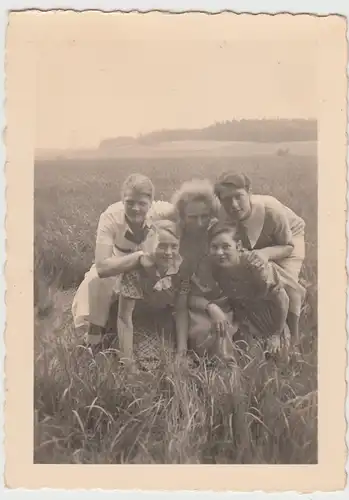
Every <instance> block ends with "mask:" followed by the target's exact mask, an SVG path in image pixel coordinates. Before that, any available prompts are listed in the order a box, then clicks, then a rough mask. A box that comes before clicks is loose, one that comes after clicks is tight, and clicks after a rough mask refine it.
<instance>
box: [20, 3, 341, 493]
mask: <svg viewBox="0 0 349 500" xmlns="http://www.w3.org/2000/svg"><path fill="white" fill-rule="evenodd" d="M70 15H71V17H67V14H59V15H58V14H57V16H56V17H52V16H50V14H49V13H47V14H42V15H41V16H39V17H38V18H37V20H36V22H34V23H33V24H32V26H31V30H29V31H28V35H27V36H28V39H29V40H30V41H31V49H30V50H32V51H33V52H32V55H33V59H32V61H33V62H34V64H35V79H33V86H34V88H35V106H33V110H34V114H35V129H34V130H35V133H34V134H33V136H34V137H33V152H34V161H33V163H34V178H33V190H34V198H33V209H34V224H33V247H32V248H33V253H32V258H33V274H32V278H31V279H32V291H33V296H32V298H33V302H32V304H33V325H34V332H33V335H34V344H33V346H34V351H33V363H34V375H33V400H32V412H33V428H34V429H33V430H34V438H33V447H32V461H33V463H34V464H35V465H36V466H40V465H43V464H46V465H48V464H49V465H52V466H54V465H56V464H60V465H66V466H71V465H74V466H80V465H85V464H89V465H104V466H110V465H113V466H115V465H123V466H124V465H131V464H132V465H133V466H136V465H151V466H156V465H161V464H167V465H178V464H181V465H197V466H199V465H211V466H215V465H222V464H224V465H232V466H234V465H239V466H242V465H246V466H248V465H252V464H253V465H255V466H258V465H260V466H261V465H268V466H275V465H279V464H283V465H292V466H309V467H310V468H309V469H308V470H309V471H311V470H313V469H312V468H314V472H315V470H316V467H319V466H320V467H321V466H322V465H321V464H322V459H321V457H323V456H324V455H323V454H321V453H322V451H321V450H322V449H323V448H321V439H320V428H321V427H320V426H321V419H320V417H321V412H320V411H319V401H318V399H319V394H320V399H321V394H322V392H321V385H319V384H320V382H321V377H322V373H325V372H324V370H326V368H323V366H324V365H322V364H321V361H319V356H318V353H319V343H320V341H321V339H322V338H324V337H323V336H324V335H325V336H326V332H325V333H324V331H323V327H322V326H321V325H322V324H323V323H321V322H320V319H319V318H320V317H322V318H323V316H321V314H324V311H325V309H321V308H320V298H319V297H320V295H319V285H320V276H322V278H321V279H323V280H324V281H323V283H324V284H325V282H326V281H325V280H326V276H327V275H326V274H325V273H324V271H323V269H324V268H323V267H322V268H321V266H324V265H325V266H331V262H330V261H328V260H327V261H326V259H324V258H323V255H324V254H322V260H321V258H320V255H321V253H320V250H319V241H320V237H322V238H323V236H321V235H323V233H321V224H322V222H321V221H322V220H323V217H324V214H325V211H324V210H323V209H320V207H321V199H323V200H325V199H326V195H325V196H324V190H323V189H324V175H326V174H328V172H326V171H325V170H324V169H323V167H322V164H321V151H323V150H322V147H323V145H324V144H326V140H325V139H324V136H323V135H321V130H322V123H323V122H322V120H323V114H322V112H321V106H320V101H319V99H320V97H319V96H320V94H321V88H322V87H321V86H322V85H323V78H324V73H323V72H321V71H320V70H319V68H320V62H319V61H320V59H319V58H320V55H319V41H318V40H319V39H323V40H324V43H325V40H327V39H326V36H329V35H328V32H327V31H326V30H325V29H323V31H321V28H320V27H319V28H318V27H317V25H315V24H310V25H309V26H312V27H311V29H310V28H309V29H308V28H307V27H306V23H305V19H307V20H308V21H309V22H311V21H310V18H308V17H307V16H299V18H298V20H297V16H296V17H292V16H291V17H288V21H289V24H287V23H284V24H283V21H282V19H283V16H280V17H279V18H278V16H276V17H274V18H268V16H262V17H261V19H260V22H258V19H257V18H258V16H257V17H256V18H255V19H254V20H252V17H253V16H251V17H250V18H249V19H250V22H251V23H252V24H251V25H250V28H249V31H246V29H247V24H246V25H244V23H246V22H247V21H246V20H244V19H246V17H242V18H241V19H242V21H240V22H241V23H242V24H241V25H240V29H239V28H238V25H239V22H238V20H237V18H236V16H234V15H232V17H233V18H235V21H230V20H227V17H226V16H224V15H222V17H221V21H219V16H218V21H217V20H215V19H214V17H212V21H211V20H210V18H209V17H203V16H200V15H196V17H195V16H194V17H195V20H196V21H195V20H194V17H192V18H191V20H192V21H191V23H190V19H189V18H188V17H181V16H169V15H161V14H157V15H156V14H154V17H151V15H144V16H143V15H141V14H138V15H136V14H130V15H114V16H110V15H104V16H102V17H98V14H96V16H97V17H93V16H92V13H90V15H86V17H85V18H84V17H83V16H81V17H79V15H76V14H74V13H70ZM228 17H229V16H228ZM175 18H176V19H177V20H178V21H176V22H175ZM22 19H23V20H22V23H24V22H25V21H24V18H22ZM229 19H231V18H229ZM27 22H29V21H28V18H27ZM177 22H178V24H177ZM196 22H197V27H198V31H197V33H196V32H195V30H194V31H193V30H192V29H191V28H190V26H194V25H195V23H196ZM220 22H221V24H219V23H220ZM230 22H232V24H231V25H230V24H229V23H230ZM14 23H15V24H16V21H14ZM17 23H18V24H17V29H18V27H20V26H21V21H20V20H17ZM70 23H71V24H70ZM193 23H194V24H193ZM263 23H265V24H263ZM333 23H334V25H335V22H334V21H333ZM15 24H14V25H15ZM233 25H234V26H236V27H237V30H236V31H234V30H233V31H231V27H232V26H233ZM35 26H36V29H34V27H35ZM73 26H75V27H77V26H79V28H81V30H80V32H79V33H77V32H76V33H75V31H74V30H72V27H73ZM89 26H90V27H94V30H95V31H94V30H92V31H91V30H90V29H89V28H88V27H89ZM155 26H157V27H158V31H157V32H155V31H154V29H155ZM179 26H180V27H181V28H182V37H179V34H178V33H179V32H178V27H179ZM243 26H245V28H244V29H243ZM281 26H283V29H281ZM319 26H320V25H319ZM321 26H322V25H321ZM329 26H330V25H329ZM253 27H254V28H255V29H253ZM297 27H298V30H297ZM64 28H66V31H65V32H64V33H63V32H62V29H63V31H64ZM332 29H333V28H332ZM97 33H98V34H97ZM232 33H233V34H232ZM22 36H23V35H22ZM321 37H322V38H321ZM22 43H23V42H22ZM333 46H335V44H333ZM27 47H28V46H27ZM19 50H20V49H17V51H19ZM328 50H329V49H328ZM333 50H335V49H333ZM18 53H19V52H18ZM329 53H331V52H330V50H329ZM338 67H339V64H338ZM334 176H335V173H334ZM321 189H322V190H321ZM328 189H330V187H329V188H328ZM320 193H321V195H320ZM329 196H330V195H329ZM321 197H322V198H321ZM332 206H334V205H332ZM337 215H339V212H336V213H333V220H335V219H336V216H337ZM338 220H339V219H338ZM338 234H342V233H341V232H339V233H338ZM339 239H340V238H339ZM322 241H324V240H322ZM340 241H341V243H340V244H342V240H340ZM332 245H334V247H333V248H335V245H336V243H335V242H334V243H332ZM323 249H324V246H323ZM324 251H325V250H324ZM334 254H335V250H334ZM320 262H321V263H322V264H321V266H320ZM337 262H339V260H338V259H337ZM321 269H322V271H321ZM335 269H336V267H335V264H333V274H332V277H333V278H334V277H335V276H339V274H337V275H336V271H335ZM328 279H330V278H328ZM337 282H338V283H339V282H340V281H337ZM330 289H331V286H330V282H329V281H328V282H327V285H326V290H327V293H328V292H329V290H330ZM337 304H338V308H339V309H338V311H339V314H340V311H341V309H340V307H341V304H342V302H341V301H340V300H339V301H338V302H337ZM321 307H322V308H323V307H324V306H321ZM321 310H322V313H321ZM342 312H343V311H342ZM322 321H323V320H322ZM338 345H342V344H340V342H339V344H338ZM343 345H344V343H343ZM341 349H342V347H341ZM338 352H339V351H338ZM340 352H342V351H340ZM328 353H329V355H330V353H331V350H330V349H329V350H328ZM341 359H342V358H341V355H340V357H339V358H338V360H339V361H340V360H341ZM318 375H319V377H318ZM324 376H325V375H324ZM322 380H324V379H322ZM340 387H342V386H341V385H340V384H338V388H340ZM324 394H325V393H324ZM328 401H329V400H328ZM319 419H320V420H319ZM322 429H323V427H322ZM338 429H340V426H338ZM339 453H340V452H339ZM338 456H339V455H338ZM338 460H339V459H338ZM50 470H51V469H50ZM67 470H68V469H67ZM91 470H92V469H91ZM106 470H107V469H106ZM241 470H242V469H241ZM265 470H266V469H265ZM296 470H297V469H294V471H296ZM343 470H344V469H343ZM52 471H53V474H54V468H53V469H52ZM295 473H296V472H295ZM91 474H92V473H91ZM122 474H123V473H122ZM268 474H269V472H267V471H266V472H265V476H264V477H265V478H266V477H267V475H268ZM308 474H311V472H309V473H308ZM149 477H150V476H149ZM288 477H289V479H288V483H287V485H286V483H282V484H283V486H281V483H278V488H279V489H285V488H286V489H288V490H292V489H294V488H295V484H296V483H293V482H292V481H293V480H292V478H291V476H288ZM309 477H310V476H308V478H309ZM91 478H92V475H91ZM279 479H280V480H281V478H279ZM286 482H287V481H286ZM41 484H42V483H41ZM69 484H72V483H69ZM94 484H96V483H94ZM98 484H99V486H98V487H104V484H102V483H98ZM181 484H183V483H181ZM185 484H189V483H185ZM222 484H223V483H222ZM224 484H227V483H224ZM254 484H255V485H256V486H255V489H261V488H262V485H261V483H257V482H255V483H254ZM247 486H248V485H247V484H246V488H245V489H248V488H247ZM307 488H308V490H307V491H309V486H307ZM218 489H220V488H218ZM317 489H318V488H317Z"/></svg>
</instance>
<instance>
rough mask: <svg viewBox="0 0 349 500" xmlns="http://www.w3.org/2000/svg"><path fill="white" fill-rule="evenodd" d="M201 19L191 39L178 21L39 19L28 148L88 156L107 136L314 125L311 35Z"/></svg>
mask: <svg viewBox="0 0 349 500" xmlns="http://www.w3.org/2000/svg"><path fill="white" fill-rule="evenodd" d="M78 17H79V15H78ZM169 17H171V18H172V19H169ZM209 17H211V19H212V18H213V16H206V17H204V18H202V17H201V18H200V19H201V20H202V22H201V25H202V26H201V27H200V26H199V23H198V22H197V20H196V24H195V25H194V26H196V27H198V26H199V28H198V29H197V30H196V31H194V30H193V29H192V27H193V22H191V25H189V23H188V20H187V19H185V20H184V21H183V19H184V18H183V17H182V18H180V16H167V18H166V19H165V21H163V20H159V18H156V22H155V21H153V19H151V20H150V21H149V18H148V20H145V21H144V22H143V20H142V19H140V16H138V18H137V22H134V23H133V24H132V22H129V23H128V24H127V21H128V20H127V19H126V18H125V15H124V16H123V19H120V16H119V17H118V19H115V18H114V20H113V19H112V18H108V19H107V18H106V17H104V19H103V18H102V19H100V21H99V22H97V20H96V19H95V18H92V17H90V18H87V19H86V22H82V20H81V18H80V20H79V22H77V17H75V18H74V19H75V21H74V20H70V21H71V22H70V23H69V22H67V20H68V19H67V18H66V20H65V22H64V23H63V22H62V21H63V20H61V22H59V21H58V20H57V19H55V20H53V19H52V18H51V20H50V19H49V21H50V22H47V18H46V21H45V26H44V29H42V31H40V30H39V29H38V28H36V30H35V37H36V43H37V47H38V52H37V108H36V109H37V145H36V147H37V148H80V147H81V148H83V147H87V148H88V147H97V146H98V144H99V142H100V141H101V140H103V139H105V138H108V137H116V136H118V135H137V134H139V133H145V132H149V131H152V130H155V129H160V128H194V127H195V128H196V127H204V126H207V125H210V124H212V123H214V122H215V121H219V120H229V119H238V118H274V117H281V118H316V115H317V112H316V110H317V97H316V69H317V67H316V61H317V52H316V50H317V46H316V32H315V31H314V30H313V31H311V30H310V32H309V30H306V29H305V27H304V29H302V25H301V23H300V24H295V23H293V24H292V25H290V24H288V25H285V26H281V25H280V23H279V24H278V25H276V24H275V23H274V24H273V25H272V26H271V25H270V22H271V21H270V20H268V23H269V24H268V23H267V24H266V25H265V26H264V25H263V26H261V23H260V24H256V23H255V20H251V19H250V18H249V19H250V20H251V22H252V23H255V24H254V25H250V24H249V26H248V27H247V26H245V29H244V26H243V23H242V22H241V23H239V24H238V25H236V23H235V24H234V26H229V23H228V24H225V25H219V23H217V21H215V23H216V24H214V23H213V24H212V22H211V21H210V19H209ZM215 17H216V18H217V17H218V16H215ZM250 17H251V16H250ZM254 17H256V16H254ZM173 18H177V19H173ZM143 19H144V16H143ZM140 20H141V21H142V24H139V21H140ZM177 20H178V21H177ZM53 21H54V22H53ZM147 21H148V22H147ZM160 21H161V24H160ZM199 21H200V20H199ZM210 22H211V24H210ZM166 23H167V24H166ZM42 26H43V23H42V24H41V27H42ZM234 27H235V29H234ZM272 27H273V29H271V28H272ZM237 28H238V29H237ZM247 28H249V29H247ZM33 30H34V28H33ZM33 33H34V31H33ZM33 36H34V34H33Z"/></svg>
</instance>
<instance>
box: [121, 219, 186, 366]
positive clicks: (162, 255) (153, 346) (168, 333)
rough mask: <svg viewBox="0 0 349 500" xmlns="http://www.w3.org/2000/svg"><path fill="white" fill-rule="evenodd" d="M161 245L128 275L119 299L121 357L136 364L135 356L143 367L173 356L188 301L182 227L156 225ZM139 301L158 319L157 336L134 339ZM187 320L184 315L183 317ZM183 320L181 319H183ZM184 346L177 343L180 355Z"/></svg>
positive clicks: (124, 278)
mask: <svg viewBox="0 0 349 500" xmlns="http://www.w3.org/2000/svg"><path fill="white" fill-rule="evenodd" d="M154 227H155V228H156V232H157V242H156V245H155V247H154V251H153V252H152V253H151V254H147V255H146V256H144V258H143V262H142V266H139V267H138V268H137V269H135V270H133V271H130V272H127V273H124V274H123V277H122V280H121V286H120V295H119V306H118V320H117V330H118V337H119V348H120V351H121V357H122V358H123V359H124V361H125V362H126V363H129V364H131V365H133V364H134V353H135V357H136V358H137V360H138V361H139V362H140V364H142V365H143V367H144V366H149V363H150V362H153V361H155V362H159V360H160V357H161V353H162V352H163V351H167V352H168V354H171V353H172V352H173V350H174V347H175V345H176V337H178V335H177V336H176V335H175V333H176V332H177V333H178V332H179V330H180V329H181V328H182V325H181V323H180V321H178V322H177V323H176V321H175V315H174V314H173V313H174V312H176V311H177V312H178V309H179V308H180V307H183V304H184V305H185V304H186V301H185V300H184V301H183V300H181V296H183V295H187V294H188V291H189V288H188V283H187V282H185V281H182V280H181V278H180V274H179V268H180V264H181V262H182V259H181V257H180V255H179V243H180V234H179V229H178V225H177V224H175V223H174V222H171V221H169V220H159V221H157V222H155V223H154ZM137 301H144V302H145V304H146V306H147V308H148V311H149V313H148V314H152V315H153V317H154V318H155V319H156V326H157V327H156V328H155V329H154V331H153V333H152V334H150V333H146V334H143V335H142V334H141V333H139V332H137V335H135V336H134V325H133V313H134V309H135V305H136V302H137ZM182 316H183V315H182ZM179 317H181V315H179ZM180 348H181V345H180V344H179V345H178V343H177V351H178V350H179V349H180Z"/></svg>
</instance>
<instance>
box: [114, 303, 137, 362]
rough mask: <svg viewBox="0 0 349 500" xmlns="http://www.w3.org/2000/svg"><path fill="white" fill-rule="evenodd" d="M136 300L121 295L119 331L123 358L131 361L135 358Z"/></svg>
mask: <svg viewBox="0 0 349 500" xmlns="http://www.w3.org/2000/svg"><path fill="white" fill-rule="evenodd" d="M134 307H135V300H134V299H129V298H126V297H123V296H122V295H120V298H119V308H118V319H117V330H118V336H119V345H120V351H121V357H122V358H125V359H126V360H128V361H130V360H132V357H133V319H132V316H133V310H134Z"/></svg>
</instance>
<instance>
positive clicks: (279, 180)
mask: <svg viewBox="0 0 349 500" xmlns="http://www.w3.org/2000/svg"><path fill="white" fill-rule="evenodd" d="M229 168H232V169H235V170H241V171H244V172H245V173H246V174H248V175H250V176H251V178H252V180H253V188H254V190H255V192H258V193H265V194H272V195H274V196H275V197H277V198H278V199H279V200H280V201H282V202H283V203H285V204H286V205H288V206H290V207H291V208H292V209H293V210H295V211H296V212H297V213H298V214H299V215H301V216H302V217H303V218H304V219H305V221H306V224H307V229H306V252H307V254H306V260H305V264H304V269H303V271H302V279H303V280H304V283H305V284H306V286H307V292H308V293H307V299H306V303H305V304H304V308H303V313H302V318H301V356H298V357H297V358H292V359H291V360H290V361H289V362H286V361H285V360H279V361H278V362H277V363H274V362H273V361H271V360H270V361H266V360H265V359H264V358H263V356H262V354H261V353H260V352H259V350H258V346H255V352H254V353H253V355H251V356H249V355H245V356H244V357H243V359H241V362H240V371H239V373H238V376H237V377H232V376H231V373H230V372H229V371H227V370H226V369H225V368H224V367H220V366H214V367H209V366H207V365H206V364H205V363H204V362H203V361H200V362H199V363H198V364H197V365H195V366H191V367H186V368H181V367H179V366H176V365H175V364H174V363H173V361H172V360H170V359H168V358H166V357H164V359H163V361H162V364H161V366H160V367H157V368H155V369H154V370H153V371H149V372H144V373H141V374H138V375H136V374H134V375H131V374H128V373H126V372H125V371H124V370H123V369H122V367H120V366H119V365H118V364H117V361H116V360H115V357H113V356H110V355H108V354H105V355H103V354H101V355H99V356H97V357H96V358H93V357H92V356H91V355H90V354H89V352H88V351H87V350H86V349H84V347H83V346H82V345H81V344H82V339H81V338H80V337H79V336H78V334H77V333H76V332H75V331H74V329H73V327H72V320H71V314H70V306H71V301H72V297H73V294H74V290H75V289H76V287H77V286H78V284H79V283H80V281H81V280H82V278H83V276H84V273H85V272H86V271H87V270H88V268H89V267H90V265H91V262H92V259H93V250H94V239H95V234H96V227H97V223H98V218H99V215H100V213H101V212H102V211H103V210H104V209H105V208H106V207H107V206H108V205H109V204H110V203H113V202H115V201H117V200H118V199H119V191H120V186H121V183H122V181H123V180H124V178H125V177H126V176H127V175H128V174H129V173H131V172H141V173H145V174H146V175H148V176H150V177H151V179H152V180H153V181H154V184H155V187H156V191H157V198H158V199H165V200H166V199H169V197H170V196H171V194H172V192H173V191H174V189H176V188H177V187H178V186H179V185H180V183H181V182H182V181H184V180H186V179H190V178H192V177H200V178H206V177H207V178H210V179H212V180H214V179H215V177H216V176H217V175H219V173H220V172H222V171H223V170H227V169H229ZM34 218H35V276H34V286H35V299H36V315H35V329H34V334H35V350H34V352H35V359H34V369H35V370H34V371H35V386H34V422H35V429H34V431H35V432H34V461H35V462H36V463H84V464H92V463H95V464H112V463H143V464H144V463H167V464H193V463H205V464H251V463H254V464H310V463H316V462H317V167H316V158H315V157H313V156H304V157H300V156H297V157H296V156H292V155H288V156H285V157H277V156H272V155H271V156H260V157H256V156H254V157H253V158H252V157H251V158H249V157H246V156H244V157H241V158H238V157H234V158H221V159H219V158H218V159H217V158H207V157H206V158H193V157H190V158H186V159H185V158H172V159H161V158H156V159H151V158H147V159H135V158H133V159H132V158H129V159H118V160H113V161H111V160H100V161H98V163H97V162H96V160H91V161H86V160H84V161H83V160H71V161H67V160H65V161H62V160H60V161H58V160H56V161H37V162H36V165H35V213H34ZM136 327H137V328H144V325H142V324H141V321H139V320H138V323H137V325H136ZM149 333H150V334H151V332H149Z"/></svg>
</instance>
